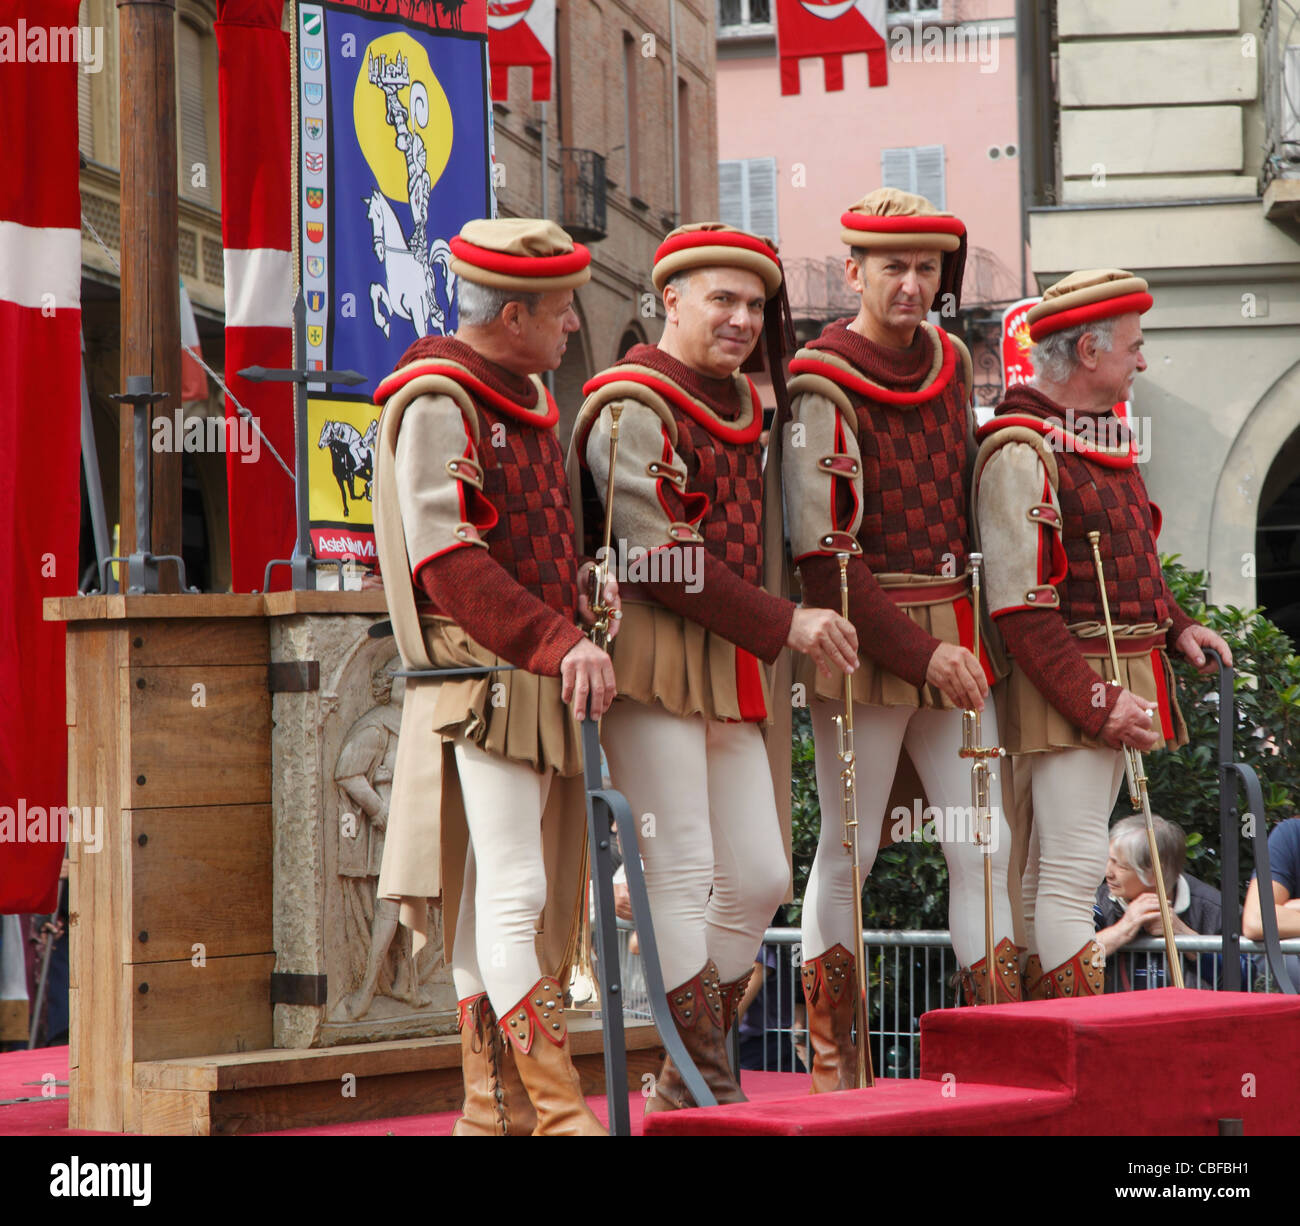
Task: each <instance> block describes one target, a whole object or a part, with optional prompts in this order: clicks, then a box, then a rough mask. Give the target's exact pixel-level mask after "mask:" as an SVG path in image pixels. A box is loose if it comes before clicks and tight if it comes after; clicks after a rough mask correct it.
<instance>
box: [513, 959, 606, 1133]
mask: <svg viewBox="0 0 1300 1226" xmlns="http://www.w3.org/2000/svg"><path fill="white" fill-rule="evenodd" d="M500 1025H501V1033H502V1034H503V1035H504V1036H505V1037H506V1039H507V1040H508V1041H509V1042H510V1043H511V1044H512V1045H513V1046H514V1049H515V1052H514V1056H515V1065H516V1068H517V1069H518V1071H519V1078H520V1080H521V1081H522V1082H523V1085H524V1088H525V1090H526V1091H527V1092H528V1098H529V1100H530V1101H531V1102H532V1105H533V1109H534V1110H535V1111H536V1112H537V1126H536V1127H535V1128H534V1129H533V1136H535V1137H604V1136H608V1135H609V1134H608V1133H607V1132H606V1131H605V1129H604V1128H603V1127H601V1123H600V1121H599V1120H598V1119H597V1118H596V1117H595V1116H594V1115H593V1114H592V1112H591V1108H590V1107H588V1106H587V1103H586V1100H585V1099H584V1098H583V1097H582V1083H581V1082H580V1081H579V1079H578V1071H577V1069H575V1068H574V1067H573V1060H572V1058H571V1057H570V1055H569V1030H568V1027H567V1025H566V1024H565V1021H564V991H563V989H562V988H561V987H560V985H559V984H558V983H557V982H556V981H555V980H554V979H552V978H551V977H550V976H549V975H544V976H543V977H542V978H541V979H539V980H538V981H537V982H536V983H535V984H534V985H533V987H532V990H531V991H530V992H528V994H527V995H526V996H524V998H523V999H522V1000H520V1001H519V1003H518V1004H516V1005H515V1006H514V1008H513V1009H511V1010H510V1012H509V1013H508V1014H507V1015H506V1017H505V1019H504V1020H503V1021H502V1022H501V1024H500Z"/></svg>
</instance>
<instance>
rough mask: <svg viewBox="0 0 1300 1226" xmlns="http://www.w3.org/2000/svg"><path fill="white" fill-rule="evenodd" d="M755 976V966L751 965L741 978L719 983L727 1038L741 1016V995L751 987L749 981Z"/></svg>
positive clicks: (723, 1026)
mask: <svg viewBox="0 0 1300 1226" xmlns="http://www.w3.org/2000/svg"><path fill="white" fill-rule="evenodd" d="M753 977H754V968H753V967H752V966H751V967H750V968H749V970H747V971H746V972H745V973H744V974H743V975H741V977H740V978H739V979H733V980H731V982H730V983H722V984H719V985H718V991H719V992H721V993H722V1035H723V1037H724V1038H725V1037H726V1036H727V1035H729V1034H730V1033H731V1028H732V1027H733V1026H734V1025H736V1024H737V1023H738V1022H739V1021H740V1018H739V1017H737V1016H736V1013H737V1010H738V1009H739V1008H740V1000H741V997H743V996H744V995H745V992H746V991H747V990H748V988H749V981H750V980H751V979H752V978H753Z"/></svg>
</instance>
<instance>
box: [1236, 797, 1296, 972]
mask: <svg viewBox="0 0 1300 1226" xmlns="http://www.w3.org/2000/svg"><path fill="white" fill-rule="evenodd" d="M1268 867H1269V872H1270V874H1271V876H1272V878H1273V902H1274V905H1275V906H1276V908H1277V935H1278V937H1279V938H1280V939H1281V940H1283V941H1285V940H1286V939H1287V938H1288V937H1300V897H1298V895H1300V817H1288V818H1287V819H1286V821H1284V822H1279V823H1278V824H1277V825H1276V826H1274V827H1273V831H1272V833H1271V834H1270V835H1269V836H1268ZM1241 935H1242V936H1244V937H1246V938H1247V939H1248V940H1251V941H1262V940H1263V939H1264V923H1263V920H1262V919H1261V918H1260V914H1259V883H1258V882H1257V881H1256V879H1255V878H1254V877H1251V879H1250V885H1249V886H1247V887H1246V905H1245V906H1244V907H1243V908H1242V912H1241ZM1286 967H1287V971H1288V972H1289V974H1290V976H1291V982H1292V983H1295V984H1298V985H1300V958H1297V957H1296V956H1295V955H1294V954H1291V955H1289V956H1288V957H1287V959H1286Z"/></svg>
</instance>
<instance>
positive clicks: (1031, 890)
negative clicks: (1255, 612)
mask: <svg viewBox="0 0 1300 1226" xmlns="http://www.w3.org/2000/svg"><path fill="white" fill-rule="evenodd" d="M1151 305H1152V299H1151V295H1150V294H1149V293H1148V292H1147V283H1146V282H1145V281H1144V280H1143V279H1142V278H1141V277H1136V276H1134V275H1133V274H1132V273H1129V272H1124V271H1123V270H1121V269H1114V268H1110V269H1090V270H1087V271H1084V272H1076V273H1072V274H1071V275H1070V276H1068V277H1065V278H1063V279H1062V280H1061V281H1058V282H1057V283H1056V284H1055V285H1053V286H1051V287H1049V288H1048V289H1047V290H1046V291H1045V292H1044V294H1043V300H1042V302H1040V303H1038V304H1037V305H1036V306H1034V307H1033V308H1032V309H1031V310H1030V312H1029V329H1030V338H1031V339H1032V340H1033V341H1034V342H1035V344H1036V345H1038V347H1039V348H1038V350H1037V354H1036V356H1037V358H1038V359H1039V360H1040V361H1041V363H1042V365H1041V366H1040V367H1039V368H1038V373H1037V375H1036V377H1035V380H1034V383H1033V384H1032V385H1029V386H1021V387H1013V388H1011V389H1010V390H1009V391H1008V393H1007V396H1006V398H1005V400H1003V402H1002V404H1001V405H999V406H998V409H997V412H996V413H995V415H994V417H993V419H992V420H991V421H989V422H988V423H987V425H985V426H984V427H983V428H982V429H981V431H980V433H979V437H980V439H981V443H982V445H981V447H980V451H979V455H978V457H977V459H976V462H975V474H974V479H973V482H972V488H973V491H974V500H975V519H976V524H977V526H978V529H979V534H980V540H981V543H982V546H983V549H984V553H985V557H986V564H985V565H986V572H987V592H988V603H989V611H990V613H991V614H992V616H993V618H994V619H995V624H996V625H997V627H998V629H999V630H1000V631H1001V634H1002V639H1003V641H1004V643H1005V645H1006V648H1007V650H1008V652H1009V654H1010V656H1011V657H1012V666H1011V674H1010V676H1009V677H1008V679H1007V683H1006V685H1007V688H1006V692H1005V694H1004V695H1003V703H1002V708H1001V712H1000V713H1001V714H1002V716H1003V718H1002V719H1001V721H1000V724H999V726H1000V728H1001V730H1002V734H1003V737H1004V742H1005V744H1006V748H1007V751H1008V752H1009V753H1012V754H1016V755H1021V756H1020V757H1019V758H1018V760H1017V762H1016V769H1015V772H1014V786H1015V788H1016V790H1017V792H1018V793H1019V796H1020V800H1021V801H1022V802H1024V803H1028V804H1030V805H1031V806H1032V810H1033V825H1032V830H1031V833H1030V840H1029V849H1028V863H1027V864H1026V867H1025V872H1024V880H1023V889H1022V895H1023V901H1024V923H1025V929H1026V932H1025V936H1026V939H1027V943H1028V958H1027V963H1026V967H1025V979H1026V987H1027V989H1028V992H1029V995H1030V996H1031V997H1053V996H1078V995H1096V994H1097V993H1099V992H1101V990H1102V985H1103V975H1102V972H1103V969H1104V967H1105V965H1106V950H1105V948H1104V947H1103V945H1102V944H1100V943H1099V942H1098V941H1097V940H1096V939H1095V930H1094V927H1093V922H1092V904H1093V899H1094V895H1095V892H1096V888H1097V882H1098V880H1099V879H1100V878H1101V876H1102V874H1103V871H1104V869H1105V863H1106V822H1107V819H1108V817H1109V816H1110V811H1111V808H1112V807H1113V805H1114V803H1115V797H1116V794H1117V793H1118V791H1119V786H1120V781H1121V779H1122V777H1123V775H1124V755H1123V753H1122V752H1121V751H1122V749H1123V747H1125V746H1130V747H1132V748H1134V749H1137V750H1141V751H1146V750H1150V749H1158V748H1163V747H1169V748H1176V747H1177V746H1179V745H1182V744H1184V743H1185V742H1186V739H1187V733H1186V729H1185V727H1184V725H1183V719H1182V715H1181V713H1180V712H1179V710H1178V704H1177V701H1176V700H1175V697H1174V677H1173V671H1172V668H1171V666H1170V663H1169V658H1168V654H1167V653H1168V652H1169V651H1180V652H1182V653H1183V655H1184V656H1185V657H1186V658H1187V659H1188V660H1190V661H1191V663H1192V664H1193V665H1195V666H1196V667H1197V668H1199V669H1201V670H1202V671H1204V672H1209V671H1212V670H1213V668H1214V665H1213V664H1212V663H1211V662H1209V661H1207V659H1206V657H1205V655H1204V653H1203V652H1202V650H1201V649H1202V647H1213V648H1215V649H1216V650H1217V651H1218V652H1219V653H1220V654H1221V655H1222V657H1223V659H1224V662H1225V663H1229V664H1230V663H1231V662H1232V656H1231V653H1230V652H1229V651H1228V646H1227V644H1226V643H1225V642H1224V641H1223V640H1222V639H1221V638H1220V637H1219V636H1218V635H1217V634H1215V633H1214V632H1213V631H1211V630H1209V629H1207V628H1206V627H1204V626H1200V625H1198V624H1197V623H1196V622H1194V621H1193V620H1192V619H1191V618H1190V617H1188V616H1187V614H1186V613H1184V612H1183V610H1182V609H1180V608H1179V607H1178V603H1177V601H1175V600H1174V597H1173V594H1172V593H1171V592H1170V590H1169V586H1168V584H1167V583H1166V582H1165V579H1164V574H1163V571H1162V569H1161V564H1160V555H1159V553H1158V552H1157V551H1156V536H1157V534H1158V533H1159V531H1160V512H1159V510H1158V509H1157V508H1156V507H1155V506H1154V505H1152V503H1151V502H1150V501H1149V499H1148V498H1147V493H1146V486H1145V485H1144V484H1143V481H1142V477H1141V475H1140V474H1139V472H1138V469H1137V458H1138V457H1137V449H1136V446H1135V444H1134V440H1133V437H1132V435H1131V432H1130V431H1129V430H1128V428H1127V426H1126V425H1125V424H1124V423H1122V422H1120V421H1118V420H1117V419H1116V417H1115V415H1114V411H1113V409H1114V406H1115V404H1117V403H1118V402H1120V401H1122V400H1125V399H1127V398H1128V396H1129V393H1130V391H1131V390H1132V386H1133V380H1134V378H1135V377H1136V376H1137V375H1138V374H1139V373H1140V372H1142V371H1143V370H1145V369H1146V362H1145V361H1144V360H1143V358H1142V343H1143V337H1142V320H1141V316H1142V313H1143V312H1144V311H1147V310H1149V309H1150V307H1151ZM1101 439H1106V440H1108V441H1107V442H1106V443H1103V442H1101V441H1099V440H1101ZM1109 440H1114V445H1111V443H1110V442H1109ZM1090 533H1094V534H1096V536H1097V541H1098V548H1099V550H1100V556H1101V570H1102V575H1101V576H1100V579H1101V580H1102V581H1104V584H1105V591H1106V599H1107V601H1108V604H1109V611H1110V616H1111V617H1112V618H1113V621H1114V633H1115V640H1116V648H1117V654H1118V656H1119V676H1118V677H1114V676H1112V675H1111V669H1110V659H1109V651H1108V647H1107V640H1106V634H1105V626H1104V622H1103V617H1104V614H1103V608H1102V602H1101V598H1100V595H1099V592H1100V588H1099V586H1098V584H1099V576H1098V573H1097V566H1096V563H1095V561H1094V555H1093V546H1092V543H1091V541H1090V539H1089V534H1090Z"/></svg>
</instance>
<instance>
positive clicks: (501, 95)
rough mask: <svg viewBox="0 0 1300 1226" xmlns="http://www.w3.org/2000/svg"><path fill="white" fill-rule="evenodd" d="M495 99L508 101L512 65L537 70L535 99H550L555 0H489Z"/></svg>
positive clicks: (553, 55)
mask: <svg viewBox="0 0 1300 1226" xmlns="http://www.w3.org/2000/svg"><path fill="white" fill-rule="evenodd" d="M487 20H488V57H489V59H490V60H491V64H492V101H493V102H504V101H505V100H506V94H507V92H508V89H509V69H511V68H516V67H521V66H522V67H526V68H531V69H532V70H533V101H534V102H549V101H550V98H551V72H552V65H553V64H554V63H555V0H488V19H487Z"/></svg>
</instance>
